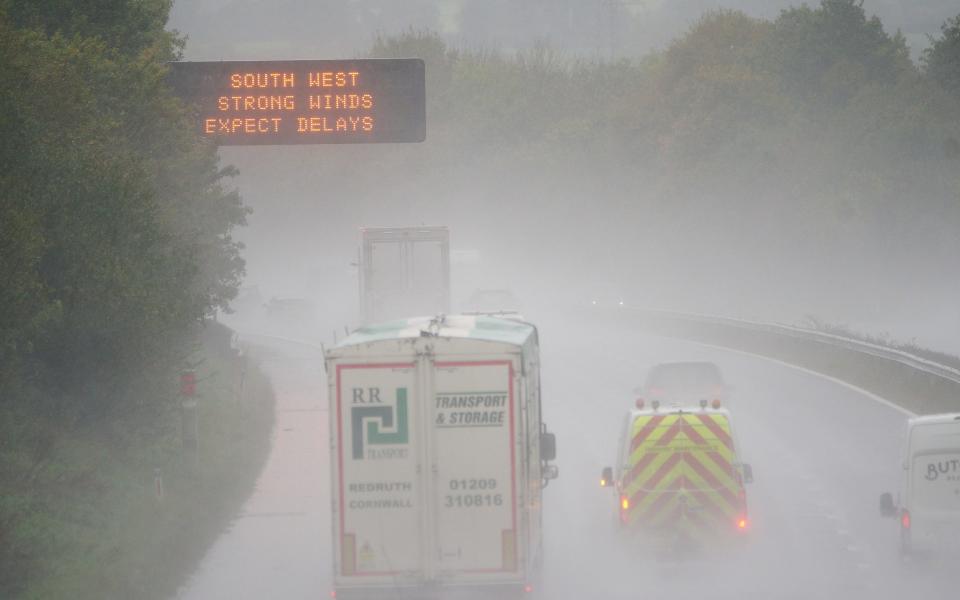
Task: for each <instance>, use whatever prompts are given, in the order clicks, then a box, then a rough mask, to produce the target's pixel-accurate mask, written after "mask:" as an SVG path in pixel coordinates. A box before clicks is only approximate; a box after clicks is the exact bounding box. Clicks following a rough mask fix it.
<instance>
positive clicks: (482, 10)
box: [170, 0, 958, 60]
mask: <svg viewBox="0 0 960 600" xmlns="http://www.w3.org/2000/svg"><path fill="white" fill-rule="evenodd" d="M798 4H801V3H800V2H798V1H794V0H613V1H611V0H565V1H564V0H528V1H523V2H519V1H516V0H404V1H398V0H349V1H340V0H191V1H189V2H188V1H184V0H178V1H177V2H176V4H175V5H174V9H173V13H172V16H171V21H170V26H171V27H172V28H175V29H177V30H179V31H181V32H183V33H185V34H187V35H188V36H189V39H190V41H189V43H188V46H187V52H186V57H187V58H188V59H191V60H218V59H224V60H231V59H232V60H241V59H281V58H315V59H319V58H348V57H351V56H356V55H358V54H363V53H365V52H366V51H367V50H368V48H369V46H370V43H371V41H372V40H373V38H374V37H375V36H376V35H377V34H379V33H385V34H394V33H397V32H401V31H404V30H407V29H409V28H414V29H428V30H431V31H437V32H439V33H441V34H442V35H443V36H444V37H445V39H446V40H447V41H448V42H449V43H452V44H454V45H457V46H465V47H469V48H483V49H491V48H495V49H500V50H517V49H524V48H530V47H533V46H535V45H546V46H548V47H550V48H553V49H555V50H559V51H562V52H564V53H568V54H573V55H578V56H596V55H599V56H604V57H608V56H610V53H611V52H613V53H615V54H616V55H626V56H630V55H638V54H643V53H645V52H647V51H648V50H650V49H652V48H659V47H662V46H664V45H665V44H666V43H668V42H669V41H670V40H671V39H672V38H673V37H675V36H676V35H677V34H679V33H681V32H683V31H685V30H686V29H687V28H688V27H689V25H690V24H691V23H692V22H693V21H695V20H696V19H697V18H698V17H699V16H700V15H701V14H702V13H703V12H704V11H706V10H711V9H717V8H730V9H738V10H742V11H744V12H746V13H748V14H750V15H752V16H757V17H765V18H773V17H776V15H777V14H778V13H779V11H780V10H781V9H783V8H785V7H788V6H792V5H798ZM808 4H812V5H816V4H818V2H809V3H808ZM864 8H865V9H866V11H867V13H868V14H876V15H877V16H879V17H880V18H881V20H882V21H883V23H884V25H885V27H886V29H887V30H888V31H890V32H893V31H896V30H898V29H899V30H901V31H902V32H903V34H904V35H905V36H906V38H907V41H908V43H909V45H910V47H911V51H912V53H913V55H914V57H917V56H918V55H919V52H920V50H921V49H922V48H924V47H925V46H926V45H927V37H926V36H927V35H928V34H935V33H937V32H938V31H939V28H940V25H941V24H942V23H943V22H944V20H946V19H947V18H949V17H952V16H955V15H956V13H957V11H958V4H957V2H956V0H865V1H864ZM626 15H631V16H632V19H630V18H627V17H626ZM627 22H630V23H632V27H631V28H628V26H627V25H625V23H627Z"/></svg>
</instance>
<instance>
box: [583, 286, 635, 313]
mask: <svg viewBox="0 0 960 600" xmlns="http://www.w3.org/2000/svg"><path fill="white" fill-rule="evenodd" d="M586 290H587V292H586V294H587V302H588V303H589V305H590V306H595V307H598V308H610V307H621V306H626V302H627V298H626V294H624V293H623V290H622V289H621V288H620V286H618V285H616V284H614V283H610V282H600V283H593V284H590V285H588V286H587V287H586Z"/></svg>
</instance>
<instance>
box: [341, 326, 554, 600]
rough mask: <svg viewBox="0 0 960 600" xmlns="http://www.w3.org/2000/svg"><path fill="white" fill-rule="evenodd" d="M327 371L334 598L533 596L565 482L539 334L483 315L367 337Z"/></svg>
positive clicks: (358, 338) (361, 333)
mask: <svg viewBox="0 0 960 600" xmlns="http://www.w3.org/2000/svg"><path fill="white" fill-rule="evenodd" d="M326 369H327V374H328V378H329V382H330V394H329V397H330V414H331V419H330V422H331V431H330V439H331V440H332V447H331V457H332V463H333V464H332V468H331V473H332V494H331V498H332V508H333V511H332V514H333V522H332V530H333V546H334V552H333V556H334V565H333V568H334V577H333V583H334V593H335V595H336V597H337V598H370V597H376V596H377V595H378V594H379V593H382V594H383V595H386V596H389V597H391V598H394V597H404V596H405V595H409V596H413V597H418V598H423V597H431V596H434V595H436V596H440V595H444V594H446V593H447V592H451V591H454V590H456V591H463V592H467V593H473V592H477V593H480V594H483V593H485V592H490V593H492V594H495V595H496V597H501V598H502V597H508V596H509V595H511V594H513V593H516V594H518V595H522V594H523V593H525V592H529V591H531V590H532V588H533V587H534V586H536V578H537V576H538V573H539V568H540V564H541V560H542V556H543V550H542V543H541V520H542V518H541V495H542V492H543V488H544V487H545V485H546V484H547V482H548V481H549V480H550V479H552V478H553V477H556V473H557V470H556V467H555V466H553V465H551V464H549V461H551V460H553V459H554V455H555V453H556V446H555V440H554V437H553V435H552V434H550V433H548V432H547V431H546V427H545V426H544V424H543V421H542V411H541V404H540V381H539V357H538V345H537V330H536V328H535V327H534V326H532V325H530V324H528V323H525V322H521V321H518V320H512V319H501V318H493V317H487V316H483V315H476V316H446V317H442V316H441V317H437V318H435V319H431V318H423V319H410V320H400V321H393V322H390V323H386V324H382V325H372V326H366V327H363V328H360V329H358V330H356V331H355V332H353V333H352V334H351V335H350V336H349V337H347V338H345V339H344V340H343V341H341V342H340V343H339V344H338V345H337V346H336V347H334V348H332V349H330V350H328V351H327V353H326Z"/></svg>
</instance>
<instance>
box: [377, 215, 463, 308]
mask: <svg viewBox="0 0 960 600" xmlns="http://www.w3.org/2000/svg"><path fill="white" fill-rule="evenodd" d="M359 266H360V313H361V314H360V319H361V321H362V322H363V323H364V324H368V323H374V322H379V321H385V320H388V319H396V318H400V317H404V316H408V315H418V314H420V315H422V314H431V313H448V312H450V232H449V231H448V230H447V228H446V227H442V226H441V227H364V228H362V229H361V230H360V256H359Z"/></svg>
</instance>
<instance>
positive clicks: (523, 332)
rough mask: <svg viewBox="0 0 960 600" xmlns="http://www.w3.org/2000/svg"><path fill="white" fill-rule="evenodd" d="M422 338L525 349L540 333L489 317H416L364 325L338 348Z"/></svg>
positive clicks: (518, 323) (515, 322) (526, 325)
mask: <svg viewBox="0 0 960 600" xmlns="http://www.w3.org/2000/svg"><path fill="white" fill-rule="evenodd" d="M420 337H440V338H470V339H475V340H484V341H489V342H500V343H505V344H511V345H514V346H524V345H526V344H527V343H528V342H530V341H531V340H536V337H537V329H536V327H534V326H533V325H532V324H530V323H527V322H525V321H520V320H517V319H510V318H503V317H491V316H486V315H440V316H437V317H416V318H412V319H400V320H397V321H387V322H385V323H375V324H372V325H365V326H363V327H360V328H358V329H356V330H354V331H353V332H352V333H351V334H350V335H349V336H347V337H345V338H344V339H343V340H341V341H340V342H339V343H338V344H337V345H336V346H335V347H336V348H343V347H346V346H355V345H358V344H368V343H370V342H378V341H383V340H397V339H405V338H420Z"/></svg>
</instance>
